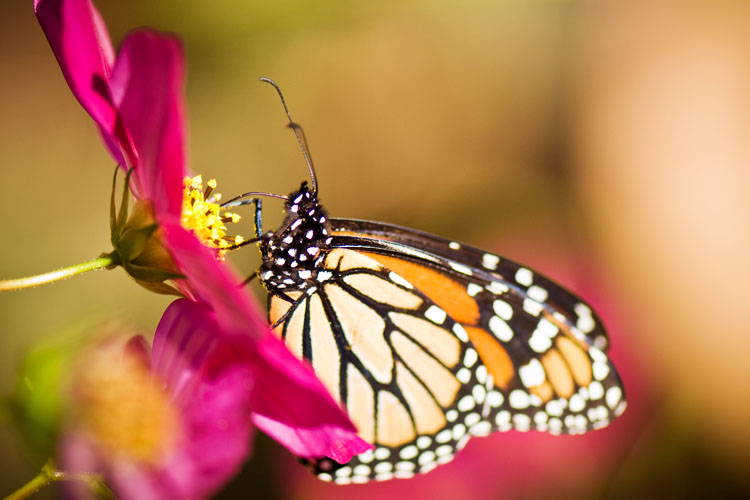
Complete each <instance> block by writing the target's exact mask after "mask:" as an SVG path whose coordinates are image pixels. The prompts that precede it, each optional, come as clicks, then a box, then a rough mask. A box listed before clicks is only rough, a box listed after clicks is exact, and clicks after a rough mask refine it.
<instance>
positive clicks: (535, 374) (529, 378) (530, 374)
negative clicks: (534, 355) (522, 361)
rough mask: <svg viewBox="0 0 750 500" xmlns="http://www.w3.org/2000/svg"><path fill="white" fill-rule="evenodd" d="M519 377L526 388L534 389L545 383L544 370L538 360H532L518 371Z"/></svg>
mask: <svg viewBox="0 0 750 500" xmlns="http://www.w3.org/2000/svg"><path fill="white" fill-rule="evenodd" d="M518 376H519V377H521V382H522V383H523V385H525V386H526V387H534V386H537V385H539V384H541V383H543V382H544V379H545V376H544V368H542V364H541V363H540V362H539V360H538V359H532V360H531V361H529V363H528V364H526V365H523V366H522V367H521V368H519V369H518Z"/></svg>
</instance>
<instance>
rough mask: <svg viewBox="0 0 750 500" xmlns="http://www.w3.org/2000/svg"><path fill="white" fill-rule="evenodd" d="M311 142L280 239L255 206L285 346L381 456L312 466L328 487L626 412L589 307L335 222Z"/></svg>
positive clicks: (263, 274)
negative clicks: (479, 440) (497, 435)
mask: <svg viewBox="0 0 750 500" xmlns="http://www.w3.org/2000/svg"><path fill="white" fill-rule="evenodd" d="M269 83H272V84H273V85H274V86H275V87H276V89H277V91H279V95H281V92H280V90H279V89H278V87H277V86H276V85H275V83H273V82H269ZM282 102H283V96H282ZM284 107H285V109H286V104H284ZM287 115H289V113H288V110H287ZM289 122H290V125H291V126H292V128H294V130H295V133H297V132H298V130H301V129H299V128H298V126H297V125H296V124H295V123H294V122H292V120H291V116H290V117H289ZM302 137H303V138H302V139H300V136H299V134H298V135H297V138H298V141H299V142H300V146H302V149H303V154H305V157H306V159H307V163H308V167H309V169H310V172H311V177H312V186H308V184H307V183H306V182H304V183H302V185H301V186H300V188H299V189H298V190H296V191H295V192H293V193H291V194H290V195H289V196H287V197H282V198H284V199H285V200H286V203H285V219H284V221H283V222H282V224H281V226H280V227H279V228H278V229H277V230H276V231H273V232H270V233H265V234H262V231H261V230H260V228H259V224H260V203H259V202H257V204H256V210H257V212H256V231H257V234H258V236H259V237H258V238H257V243H258V245H259V249H260V253H261V256H262V264H261V266H260V268H259V269H258V271H257V276H258V278H259V280H260V282H261V283H262V284H263V286H264V287H265V288H266V290H267V291H268V311H269V321H270V323H271V325H272V327H273V329H274V331H275V333H276V334H277V335H279V336H280V337H281V338H282V339H283V340H284V341H285V343H286V345H287V346H288V348H289V349H290V350H291V351H292V352H293V353H294V354H295V355H296V356H297V357H299V358H301V359H305V360H307V361H308V362H309V363H310V364H311V366H312V368H313V369H314V371H315V373H316V374H317V376H318V377H319V378H320V380H321V381H322V382H323V384H324V385H325V386H326V387H327V388H328V390H329V391H330V393H331V394H332V396H333V397H334V398H335V399H336V400H337V401H339V402H340V403H341V404H342V405H343V406H344V407H345V408H346V410H347V412H348V414H349V416H350V418H351V419H352V421H353V422H354V424H355V425H356V426H357V429H358V431H359V435H360V437H362V438H363V439H364V440H366V441H368V442H370V443H372V444H373V445H374V450H371V451H368V452H366V453H363V454H361V455H358V456H356V457H354V458H353V459H352V460H351V461H350V462H349V463H348V464H344V465H340V464H337V463H336V462H334V461H332V460H330V459H327V458H320V459H317V460H310V461H308V462H309V465H310V467H311V468H312V469H313V471H314V472H315V473H316V474H317V475H318V477H319V478H320V479H323V480H325V481H334V482H336V483H339V484H349V483H363V482H367V481H370V480H388V479H392V478H408V477H411V476H413V475H414V474H416V473H425V472H428V471H430V470H432V469H434V468H435V467H437V466H438V465H440V464H444V463H447V462H449V461H450V460H451V459H452V458H453V457H454V455H455V454H456V453H457V452H458V451H459V450H461V449H462V448H463V447H464V446H465V445H466V443H467V442H468V440H469V439H470V438H471V437H472V436H486V435H487V434H489V433H491V432H493V431H495V430H499V431H507V430H511V429H515V430H519V431H528V430H538V431H546V432H549V433H552V434H579V433H583V432H586V431H589V430H592V429H599V428H602V427H605V426H606V425H608V424H609V423H610V422H611V421H612V420H613V419H614V418H616V417H617V416H619V415H620V414H621V413H622V412H623V411H624V410H625V406H626V402H625V396H624V390H623V385H622V382H621V380H620V378H619V376H618V374H617V372H616V370H615V367H614V366H613V365H612V363H611V361H610V360H609V358H608V357H607V355H606V354H605V353H606V351H607V349H608V347H609V340H608V337H607V334H606V332H605V330H604V327H603V325H602V321H601V319H600V318H599V316H597V314H596V313H595V312H594V311H593V310H592V309H591V308H590V307H589V306H588V305H587V304H586V303H585V302H583V301H582V300H581V299H580V298H578V297H577V296H576V295H574V294H573V293H571V292H569V291H568V290H566V289H565V288H563V287H561V286H560V285H558V284H556V283H555V282H553V281H552V280H550V279H549V278H546V277H545V276H543V275H542V274H540V273H538V272H536V271H533V270H531V269H529V268H527V267H524V266H522V265H520V264H517V263H515V262H513V261H511V260H508V259H505V258H503V257H500V256H498V255H495V254H493V253H491V252H486V251H484V250H480V249H478V248H475V247H472V246H469V245H465V244H463V243H459V242H456V241H453V240H449V239H444V238H441V237H438V236H433V235H431V234H427V233H424V232H420V231H416V230H414V229H409V228H405V227H401V226H397V225H392V224H387V223H383V222H372V221H364V220H356V219H337V218H330V217H329V215H328V213H327V211H326V210H325V209H324V208H323V206H322V205H321V204H320V202H319V199H318V192H317V181H316V177H315V173H314V170H313V168H312V163H311V161H310V160H309V156H308V155H307V152H306V146H305V145H304V144H305V142H304V136H302ZM248 194H250V195H253V194H259V193H248ZM243 196H245V195H243ZM276 197H281V196H278V195H276Z"/></svg>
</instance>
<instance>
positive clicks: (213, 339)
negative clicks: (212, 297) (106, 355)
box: [152, 299, 218, 401]
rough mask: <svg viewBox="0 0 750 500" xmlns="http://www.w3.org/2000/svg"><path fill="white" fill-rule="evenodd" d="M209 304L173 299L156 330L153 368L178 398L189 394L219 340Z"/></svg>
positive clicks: (180, 398) (178, 399) (179, 399)
mask: <svg viewBox="0 0 750 500" xmlns="http://www.w3.org/2000/svg"><path fill="white" fill-rule="evenodd" d="M212 314H213V313H212V312H211V310H210V309H208V308H207V307H206V306H203V305H200V304H198V303H196V302H193V301H190V300H187V299H180V300H176V301H174V302H172V303H171V304H170V305H169V307H167V310H166V311H165V312H164V315H163V316H162V318H161V321H159V326H157V327H156V333H155V334H154V342H153V349H152V369H153V371H154V373H155V374H156V375H157V376H158V377H159V378H160V379H161V380H163V381H164V382H165V384H166V386H167V390H169V392H170V393H172V395H173V397H174V398H175V399H176V400H177V401H181V400H183V399H184V398H185V397H189V395H190V390H191V389H192V387H193V385H194V384H196V383H198V382H199V380H198V377H197V374H198V372H199V371H200V370H202V369H203V368H204V366H205V364H206V360H207V357H208V356H209V355H210V354H211V353H213V352H214V350H215V349H216V344H217V338H218V337H217V333H216V331H217V326H216V324H215V321H214V320H213V317H212Z"/></svg>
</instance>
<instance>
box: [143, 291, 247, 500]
mask: <svg viewBox="0 0 750 500" xmlns="http://www.w3.org/2000/svg"><path fill="white" fill-rule="evenodd" d="M231 352H232V349H231V348H230V347H229V346H227V345H226V339H225V338H224V335H223V334H222V332H221V329H220V326H219V323H218V321H217V319H216V317H215V315H214V313H213V311H211V310H210V309H209V308H208V307H206V306H205V305H204V304H201V303H198V302H194V301H191V300H187V299H179V300H176V301H175V302H173V303H172V304H170V306H169V307H168V308H167V310H166V312H165V313H164V316H163V317H162V320H161V321H160V323H159V326H158V327H157V330H156V334H155V335H154V346H153V357H152V360H153V363H152V370H153V372H154V373H155V374H156V375H157V376H158V377H159V378H160V379H161V380H163V381H164V382H165V383H166V389H167V391H168V392H169V393H170V394H171V395H172V399H173V401H174V403H175V404H176V405H177V406H178V407H179V408H180V412H181V414H182V415H183V423H182V427H183V433H184V437H183V441H184V444H183V445H181V446H180V450H179V452H178V453H176V454H175V455H174V456H173V457H172V458H171V459H170V461H169V463H168V464H166V465H165V467H164V468H163V470H162V472H161V483H162V484H164V485H168V487H169V489H170V490H171V491H172V492H173V493H174V494H175V496H177V497H191V498H193V497H203V496H204V495H207V494H209V493H211V492H212V491H213V490H215V489H216V488H217V487H218V486H220V485H221V484H223V483H224V482H225V481H226V480H227V479H229V478H230V477H231V476H232V475H234V474H235V473H236V472H237V469H238V468H239V466H240V465H241V464H242V462H243V460H244V459H245V458H246V457H247V456H248V454H249V451H250V437H251V434H252V426H251V423H250V409H251V406H250V405H251V397H250V396H251V391H252V390H253V379H252V376H253V374H252V370H251V368H250V367H249V366H248V365H247V364H244V363H238V362H237V360H238V359H239V358H237V357H236V356H232V357H230V358H226V353H231Z"/></svg>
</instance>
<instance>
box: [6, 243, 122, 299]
mask: <svg viewBox="0 0 750 500" xmlns="http://www.w3.org/2000/svg"><path fill="white" fill-rule="evenodd" d="M119 264H120V258H119V257H118V256H117V254H116V253H114V252H113V253H111V254H105V255H102V256H101V257H97V258H96V259H93V260H90V261H88V262H82V263H81V264H76V265H74V266H69V267H63V268H62V269H58V270H57V271H52V272H49V273H44V274H38V275H36V276H29V277H27V278H18V279H14V280H3V281H0V292H6V291H8V290H21V289H23V288H31V287H34V286H39V285H46V284H47V283H53V282H55V281H60V280H64V279H66V278H70V277H71V276H75V275H77V274H83V273H87V272H89V271H95V270H97V269H103V268H105V267H110V266H117V265H119Z"/></svg>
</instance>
